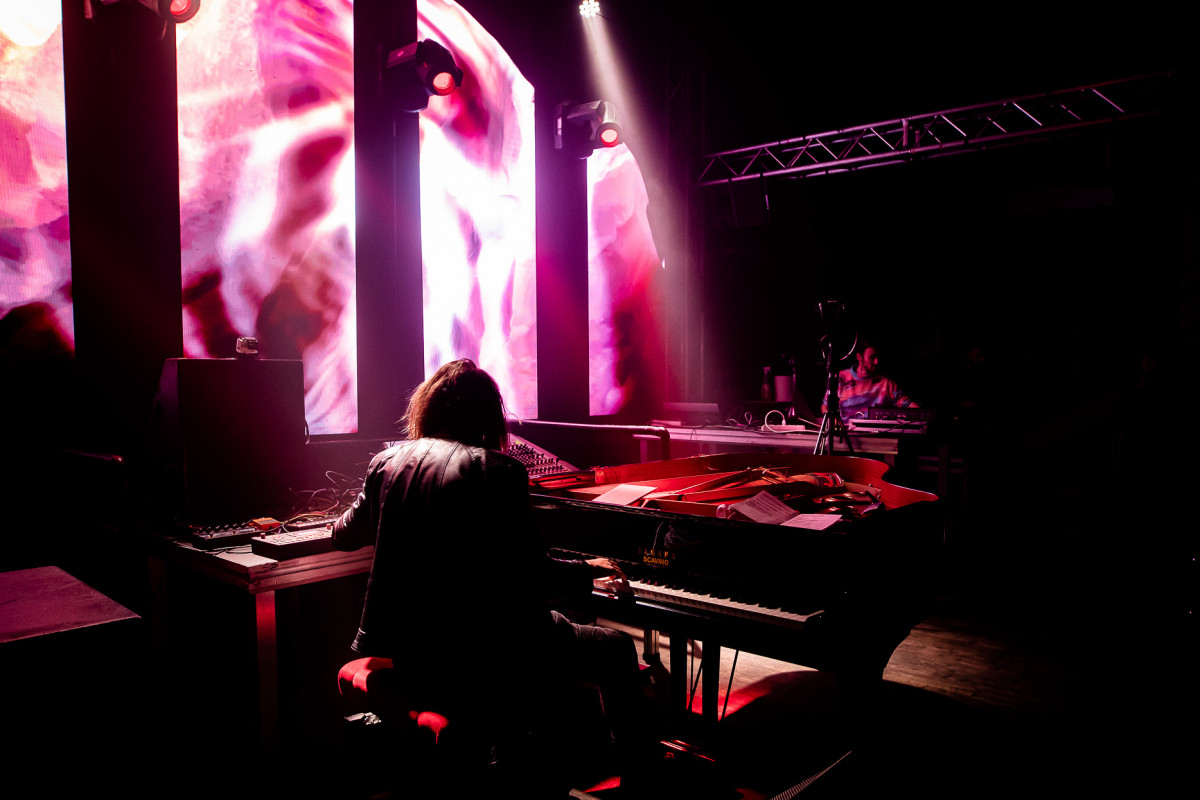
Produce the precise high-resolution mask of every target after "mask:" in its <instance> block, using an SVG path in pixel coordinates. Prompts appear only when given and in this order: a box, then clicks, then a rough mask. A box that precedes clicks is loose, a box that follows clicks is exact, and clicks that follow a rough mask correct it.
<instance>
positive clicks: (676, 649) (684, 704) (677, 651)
mask: <svg viewBox="0 0 1200 800" xmlns="http://www.w3.org/2000/svg"><path fill="white" fill-rule="evenodd" d="M688 683H689V681H688V640H687V639H686V638H684V637H682V636H672V637H671V708H673V709H675V710H676V711H677V713H679V714H680V716H682V717H686V716H687V713H688V710H689V709H688V689H689V688H690V687H689V686H688Z"/></svg>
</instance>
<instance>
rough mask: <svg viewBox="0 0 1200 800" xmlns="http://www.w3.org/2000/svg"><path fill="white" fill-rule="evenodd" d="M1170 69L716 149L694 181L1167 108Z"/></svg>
mask: <svg viewBox="0 0 1200 800" xmlns="http://www.w3.org/2000/svg"><path fill="white" fill-rule="evenodd" d="M1170 79H1171V74H1170V73H1158V74H1153V75H1143V76H1138V77H1134V78H1126V79H1123V80H1117V81H1109V82H1107V83H1099V84H1094V85H1091V86H1083V87H1079V88H1075V89H1064V90H1060V91H1056V92H1047V93H1045V94H1036V95H1028V96H1025V97H1016V98H1012V99H1010V100H1000V101H997V102H994V103H982V104H979V105H974V106H966V107H964V108H956V109H953V110H950V111H938V112H935V113H932V114H923V115H918V116H912V117H902V118H900V119H892V120H887V121H885V122H876V123H872V124H869V125H860V126H857V127H853V128H844V129H842V130H836V131H829V132H826V133H818V134H813V135H811V136H801V137H798V138H795V139H786V140H783V141H779V142H774V143H771V144H762V145H756V146H753V147H743V148H739V149H737V150H726V151H725V152H721V153H713V154H711V155H707V156H704V157H703V158H701V159H700V163H699V164H698V169H697V173H696V174H697V177H696V178H695V180H694V181H693V185H694V186H714V185H719V184H728V183H737V182H740V181H748V180H759V179H762V178H767V177H774V176H790V177H797V178H799V177H807V176H810V175H814V174H829V173H834V172H846V171H850V170H855V169H861V168H865V167H876V166H882V165H885V164H898V163H907V162H911V161H915V160H918V159H923V158H936V157H939V156H946V155H953V154H956V153H967V152H975V151H979V150H984V149H988V148H991V147H998V146H1003V145H1011V144H1020V143H1023V142H1033V141H1042V140H1046V139H1050V138H1054V137H1057V136H1061V135H1065V134H1068V133H1070V132H1073V131H1077V130H1080V129H1083V128H1089V127H1093V126H1098V125H1107V124H1112V123H1115V122H1121V121H1125V120H1132V119H1137V118H1142V117H1148V116H1155V115H1159V114H1163V113H1165V111H1166V109H1167V100H1168V97H1169V94H1168V93H1169V89H1170V85H1169V84H1170Z"/></svg>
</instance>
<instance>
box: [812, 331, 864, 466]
mask: <svg viewBox="0 0 1200 800" xmlns="http://www.w3.org/2000/svg"><path fill="white" fill-rule="evenodd" d="M835 366H836V364H835V362H834V360H833V339H832V337H830V339H829V340H828V341H827V343H826V346H825V415H824V416H823V417H821V427H820V429H818V431H817V443H816V445H815V446H814V447H813V455H817V456H820V455H832V454H833V437H834V436H837V437H839V438H840V439H841V440H842V444H843V445H844V446H845V448H846V450H848V451H849V452H850V453H851V454H853V453H854V445H852V444H851V443H850V437H849V436H848V435H847V434H846V423H844V422H842V415H841V413H840V412H839V410H838V380H837V373H836V372H835V371H834V368H835Z"/></svg>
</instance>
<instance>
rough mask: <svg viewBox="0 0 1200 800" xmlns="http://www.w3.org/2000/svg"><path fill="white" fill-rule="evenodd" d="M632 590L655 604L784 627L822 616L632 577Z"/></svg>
mask: <svg viewBox="0 0 1200 800" xmlns="http://www.w3.org/2000/svg"><path fill="white" fill-rule="evenodd" d="M629 588H630V589H632V590H633V595H634V597H640V598H642V599H644V600H651V601H653V602H656V603H667V604H670V605H676V606H685V607H688V608H697V609H700V610H702V611H708V612H710V613H716V614H729V615H731V616H735V617H742V618H745V619H752V620H757V621H759V622H767V623H772V624H775V625H784V626H786V627H790V628H803V627H804V624H805V623H806V622H808V620H809V618H811V617H815V616H816V615H818V614H820V613H822V612H821V611H813V612H810V613H808V614H798V613H796V612H793V611H784V610H783V609H781V608H768V607H766V606H761V605H758V604H756V603H745V602H742V601H740V600H733V599H728V598H719V597H713V596H712V595H709V594H703V593H700V592H693V591H689V590H688V589H679V588H675V587H668V586H658V585H656V584H653V583H646V582H645V581H640V580H636V579H632V578H631V579H630V580H629Z"/></svg>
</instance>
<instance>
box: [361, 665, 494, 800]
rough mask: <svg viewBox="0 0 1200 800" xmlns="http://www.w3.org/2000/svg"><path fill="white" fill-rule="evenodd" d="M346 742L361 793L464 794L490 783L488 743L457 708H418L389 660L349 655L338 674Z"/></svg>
mask: <svg viewBox="0 0 1200 800" xmlns="http://www.w3.org/2000/svg"><path fill="white" fill-rule="evenodd" d="M338 691H339V693H340V694H341V696H342V698H343V701H344V703H345V711H346V712H347V713H346V714H345V719H346V721H347V723H348V725H349V734H348V737H347V742H348V745H349V749H350V754H351V757H352V758H354V759H355V761H356V763H357V765H358V768H359V772H358V778H359V779H360V780H362V781H363V782H364V784H365V786H364V791H365V792H366V796H371V795H374V794H377V793H379V791H380V790H381V789H382V790H384V791H389V790H390V791H394V792H396V793H398V794H399V795H400V796H414V797H434V796H436V797H439V798H442V797H446V798H454V797H470V796H475V794H476V793H477V792H478V791H480V790H481V787H483V786H484V785H485V783H486V782H487V781H489V780H491V774H492V772H493V771H492V770H490V769H489V767H490V766H491V742H490V740H489V739H488V738H487V737H486V735H485V734H483V733H482V732H481V731H482V728H481V727H480V726H479V725H478V723H477V721H475V720H471V719H469V718H468V717H470V714H464V713H462V712H461V711H460V712H457V713H456V714H454V715H452V716H450V717H448V716H447V715H444V714H443V713H441V712H440V711H438V710H435V709H431V708H424V707H421V706H422V704H421V703H419V702H417V701H416V700H414V699H413V698H414V693H413V692H411V691H409V690H408V688H407V687H404V686H402V685H401V678H400V675H399V674H398V673H397V670H396V669H395V665H394V663H393V661H392V659H390V658H379V657H376V656H368V657H366V658H357V659H355V660H353V661H350V662H348V663H346V664H345V665H343V666H342V668H341V669H340V670H339V671H338Z"/></svg>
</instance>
